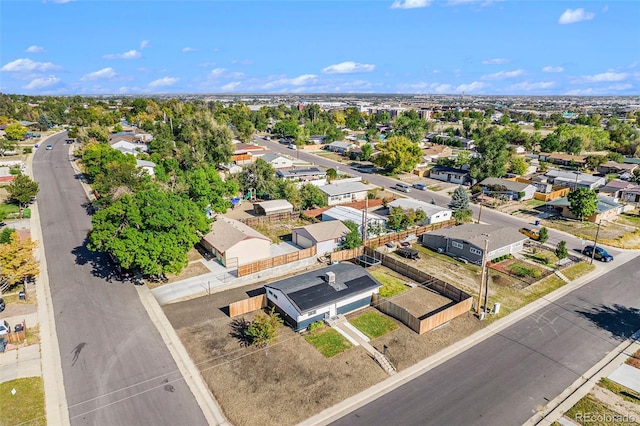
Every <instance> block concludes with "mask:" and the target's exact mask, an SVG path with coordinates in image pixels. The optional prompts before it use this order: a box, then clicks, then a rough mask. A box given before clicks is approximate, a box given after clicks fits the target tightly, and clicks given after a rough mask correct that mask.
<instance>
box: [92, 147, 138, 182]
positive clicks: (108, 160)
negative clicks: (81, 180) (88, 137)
mask: <svg viewBox="0 0 640 426" xmlns="http://www.w3.org/2000/svg"><path fill="white" fill-rule="evenodd" d="M112 163H120V164H131V165H134V166H135V164H136V157H134V156H133V155H127V154H123V153H122V152H120V151H118V150H117V149H114V148H111V147H110V146H109V145H107V144H104V143H90V144H89V145H87V146H86V147H85V149H84V151H83V153H82V166H83V168H84V174H85V175H86V176H87V178H88V179H89V182H93V181H94V180H95V178H96V176H98V175H99V174H100V173H106V172H107V170H108V167H107V166H108V165H109V164H112Z"/></svg>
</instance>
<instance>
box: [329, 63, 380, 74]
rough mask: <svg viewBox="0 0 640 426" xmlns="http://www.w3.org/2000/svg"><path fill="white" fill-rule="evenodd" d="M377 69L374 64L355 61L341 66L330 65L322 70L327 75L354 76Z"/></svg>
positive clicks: (340, 64)
mask: <svg viewBox="0 0 640 426" xmlns="http://www.w3.org/2000/svg"><path fill="white" fill-rule="evenodd" d="M375 69H376V66H375V65H373V64H359V63H357V62H353V61H346V62H341V63H339V64H334V65H329V66H328V67H326V68H324V69H323V70H322V72H323V73H326V74H354V73H360V72H371V71H373V70H375Z"/></svg>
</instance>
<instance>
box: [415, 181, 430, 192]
mask: <svg viewBox="0 0 640 426" xmlns="http://www.w3.org/2000/svg"><path fill="white" fill-rule="evenodd" d="M413 187H414V188H415V189H419V190H420V191H426V190H427V186H426V185H424V184H422V183H414V184H413Z"/></svg>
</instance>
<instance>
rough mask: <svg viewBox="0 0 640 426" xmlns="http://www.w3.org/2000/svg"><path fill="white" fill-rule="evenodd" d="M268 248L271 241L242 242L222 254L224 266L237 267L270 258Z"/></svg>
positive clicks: (247, 240)
mask: <svg viewBox="0 0 640 426" xmlns="http://www.w3.org/2000/svg"><path fill="white" fill-rule="evenodd" d="M270 247H271V241H267V240H261V239H259V238H249V239H246V240H242V241H240V242H239V243H237V244H236V245H234V246H233V247H231V248H230V249H228V250H227V251H226V252H225V253H224V259H223V260H224V264H225V266H237V265H244V264H246V263H252V262H256V261H258V260H262V259H266V258H268V257H271V248H270ZM235 259H237V261H236V260H235Z"/></svg>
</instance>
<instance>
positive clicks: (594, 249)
mask: <svg viewBox="0 0 640 426" xmlns="http://www.w3.org/2000/svg"><path fill="white" fill-rule="evenodd" d="M601 223H602V221H600V222H598V230H597V231H596V240H595V241H594V242H593V250H591V265H593V258H594V257H595V255H596V248H597V247H598V234H600V224H601Z"/></svg>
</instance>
